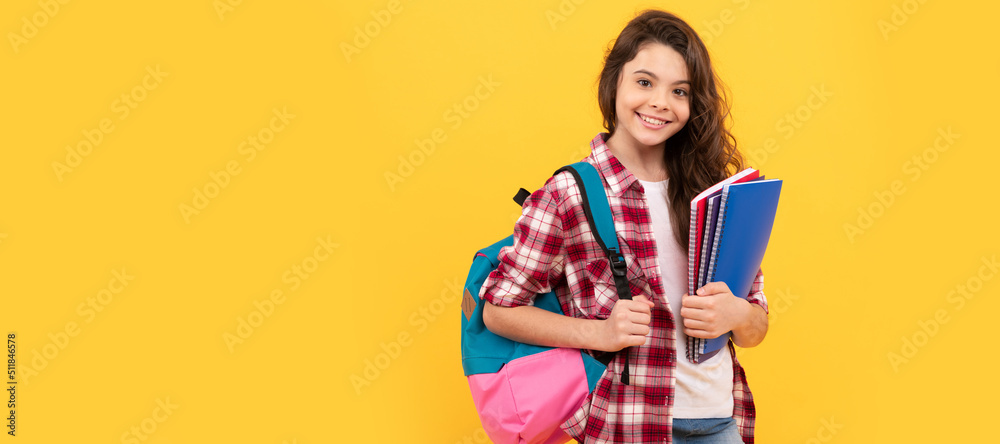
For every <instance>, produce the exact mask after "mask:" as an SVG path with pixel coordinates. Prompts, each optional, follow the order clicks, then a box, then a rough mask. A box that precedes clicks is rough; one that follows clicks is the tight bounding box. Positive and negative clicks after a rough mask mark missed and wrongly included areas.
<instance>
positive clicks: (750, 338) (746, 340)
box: [733, 300, 768, 348]
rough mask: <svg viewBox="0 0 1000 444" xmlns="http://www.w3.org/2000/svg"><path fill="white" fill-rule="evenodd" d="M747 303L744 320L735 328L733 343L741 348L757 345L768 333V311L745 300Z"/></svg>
mask: <svg viewBox="0 0 1000 444" xmlns="http://www.w3.org/2000/svg"><path fill="white" fill-rule="evenodd" d="M743 302H744V303H746V304H747V306H748V307H747V312H746V316H744V322H742V323H740V324H739V325H737V326H736V328H733V343H734V344H736V345H737V346H739V347H741V348H750V347H756V346H757V345H759V344H760V343H761V342H762V341H763V340H764V336H766V335H767V327H768V323H767V312H766V311H764V307H761V306H760V305H758V304H753V303H750V302H746V301H745V300H744V301H743Z"/></svg>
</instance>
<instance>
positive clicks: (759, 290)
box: [747, 269, 768, 313]
mask: <svg viewBox="0 0 1000 444" xmlns="http://www.w3.org/2000/svg"><path fill="white" fill-rule="evenodd" d="M747 302H750V303H751V304H757V305H760V306H761V307H764V312H765V313H767V312H768V310H767V297H766V296H764V271H763V270H760V269H758V270H757V276H756V277H754V278H753V285H751V286H750V294H748V295H747Z"/></svg>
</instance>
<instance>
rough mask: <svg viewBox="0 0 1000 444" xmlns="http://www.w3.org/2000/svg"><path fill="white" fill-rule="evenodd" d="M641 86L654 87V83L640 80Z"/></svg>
mask: <svg viewBox="0 0 1000 444" xmlns="http://www.w3.org/2000/svg"><path fill="white" fill-rule="evenodd" d="M639 85H641V86H645V87H649V86H653V84H652V82H650V81H649V80H646V79H640V80H639Z"/></svg>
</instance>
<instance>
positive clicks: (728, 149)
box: [597, 10, 744, 249]
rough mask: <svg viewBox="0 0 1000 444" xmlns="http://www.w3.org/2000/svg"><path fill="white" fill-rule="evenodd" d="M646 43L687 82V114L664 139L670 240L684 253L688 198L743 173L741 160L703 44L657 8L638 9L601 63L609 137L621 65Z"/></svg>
mask: <svg viewBox="0 0 1000 444" xmlns="http://www.w3.org/2000/svg"><path fill="white" fill-rule="evenodd" d="M647 43H661V44H663V45H666V46H669V47H671V48H673V49H674V50H675V51H677V52H678V53H680V55H681V56H682V57H683V58H684V61H685V62H686V63H687V67H688V76H689V80H690V81H691V91H690V93H691V94H690V107H691V115H690V117H689V119H688V122H687V124H686V125H684V128H682V129H681V130H680V131H678V132H677V133H676V134H674V135H673V136H672V137H670V138H669V139H667V141H666V147H665V149H664V150H663V157H664V160H665V162H666V166H667V174H668V175H669V177H670V186H669V187H668V195H667V198H668V201H669V203H670V218H671V223H672V225H673V226H674V236H675V237H676V238H677V242H678V243H679V244H680V245H681V246H683V247H684V248H685V249H686V248H687V246H688V239H687V232H688V229H689V227H690V223H691V222H690V219H691V213H690V212H691V199H693V198H694V197H695V196H696V195H698V193H700V192H702V191H704V190H705V189H706V188H708V187H710V186H712V185H714V184H715V183H717V182H719V181H721V180H723V179H725V178H726V177H729V176H730V175H732V174H735V173H736V172H739V171H740V170H742V169H743V165H744V159H743V155H742V154H740V152H739V150H737V149H736V139H735V138H734V137H733V135H732V133H730V131H729V129H728V128H727V119H729V117H730V116H729V110H730V106H729V102H728V98H727V95H726V92H725V86H724V85H723V83H722V82H721V80H719V78H718V77H717V76H716V74H715V71H714V70H713V69H712V63H711V60H709V56H708V50H707V49H706V48H705V44H704V43H703V42H702V41H701V38H699V37H698V34H697V33H695V31H694V30H693V29H691V26H689V25H688V24H687V23H686V22H684V20H681V19H680V18H678V17H677V16H675V15H673V14H671V13H668V12H664V11H659V10H647V11H643V12H642V13H640V14H639V15H638V16H637V17H635V18H634V19H632V21H630V22H629V23H628V25H626V26H625V29H623V30H622V32H621V34H619V35H618V38H617V39H616V40H615V43H614V45H613V46H612V47H611V49H610V50H608V53H607V56H606V57H605V59H604V69H603V70H602V71H601V76H600V78H599V79H598V88H597V96H598V104H599V105H600V107H601V113H602V114H603V115H604V127H605V128H606V129H607V130H608V133H610V134H614V133H615V123H616V122H617V119H618V116H617V115H616V112H615V99H616V96H617V93H618V81H619V78H620V76H621V72H622V67H623V66H624V65H625V63H626V62H628V61H630V60H632V59H633V58H635V55H636V53H638V52H639V49H640V48H641V47H642V45H644V44H647Z"/></svg>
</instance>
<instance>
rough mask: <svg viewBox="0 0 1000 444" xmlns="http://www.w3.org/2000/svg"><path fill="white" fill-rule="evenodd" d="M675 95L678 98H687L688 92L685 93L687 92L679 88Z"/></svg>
mask: <svg viewBox="0 0 1000 444" xmlns="http://www.w3.org/2000/svg"><path fill="white" fill-rule="evenodd" d="M674 94H677V95H678V96H681V97H685V96H687V95H688V92H687V91H685V90H683V89H680V88H677V89H675V90H674Z"/></svg>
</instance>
